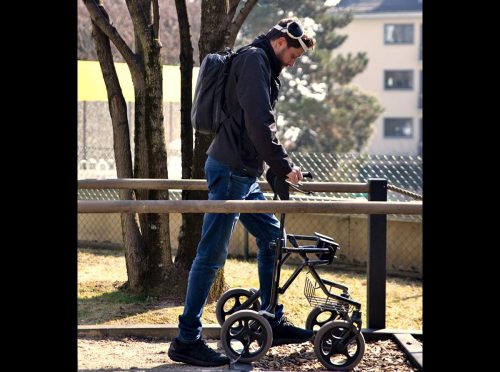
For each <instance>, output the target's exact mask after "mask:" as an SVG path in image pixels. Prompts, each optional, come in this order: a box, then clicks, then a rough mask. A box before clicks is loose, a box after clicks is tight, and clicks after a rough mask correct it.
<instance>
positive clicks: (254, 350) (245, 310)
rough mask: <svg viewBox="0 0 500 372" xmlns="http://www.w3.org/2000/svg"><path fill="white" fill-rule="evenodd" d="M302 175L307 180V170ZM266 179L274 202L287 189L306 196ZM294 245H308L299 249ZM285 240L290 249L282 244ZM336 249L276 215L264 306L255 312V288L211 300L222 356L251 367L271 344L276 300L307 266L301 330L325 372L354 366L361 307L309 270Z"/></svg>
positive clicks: (361, 346) (361, 344)
mask: <svg viewBox="0 0 500 372" xmlns="http://www.w3.org/2000/svg"><path fill="white" fill-rule="evenodd" d="M303 176H304V177H309V178H311V179H312V174H311V173H309V172H305V173H303ZM266 179H267V181H268V183H269V184H270V185H271V188H272V189H273V191H274V200H277V199H278V196H279V199H280V200H289V196H290V195H289V191H290V190H289V188H292V189H294V190H295V191H298V192H302V193H305V194H312V192H309V191H304V190H303V189H301V186H303V185H302V184H300V183H299V185H294V184H292V183H290V182H288V181H287V180H285V179H283V178H281V177H277V176H276V175H275V174H274V173H272V171H271V170H268V171H267V173H266ZM299 241H304V242H310V244H307V245H300V244H299ZM287 242H288V243H289V244H291V246H287V245H286V244H287ZM339 248H340V247H339V244H338V243H337V242H335V240H334V239H333V238H331V237H329V236H326V235H323V234H320V233H317V232H315V233H314V236H312V235H294V234H287V233H285V213H281V216H280V233H279V238H278V239H277V240H276V241H274V242H272V243H271V244H270V249H274V252H275V256H274V267H273V282H272V287H271V299H270V303H269V306H268V307H267V308H266V309H261V308H260V301H259V298H260V290H257V289H253V288H250V289H245V288H233V289H230V290H228V291H227V292H225V293H224V294H223V295H222V296H221V297H220V299H219V300H218V301H217V306H216V316H217V321H218V322H219V324H220V325H221V333H220V338H221V343H222V346H223V348H224V350H225V351H226V355H227V356H228V357H230V358H231V359H233V360H234V361H237V362H243V363H251V362H254V361H256V360H259V359H260V358H262V357H263V356H264V355H265V354H266V353H267V351H268V350H269V348H270V347H271V344H272V341H273V332H272V329H271V326H270V324H269V321H268V319H271V318H273V317H274V311H275V308H276V305H277V303H278V296H279V295H280V294H284V293H285V292H286V290H287V289H288V287H290V285H291V284H292V282H293V281H294V280H295V278H297V276H298V275H299V273H300V272H301V271H302V269H304V268H306V267H307V269H308V273H307V276H306V279H305V285H304V296H305V297H306V299H307V300H308V302H309V304H310V305H311V306H312V307H313V309H312V311H311V312H310V313H309V315H308V317H307V319H306V328H307V329H309V330H313V331H314V332H315V337H314V353H315V355H316V357H317V358H318V360H319V361H320V362H321V364H323V366H325V367H326V368H327V369H329V370H351V369H353V368H354V367H356V366H357V365H358V364H359V362H360V361H361V359H362V358H363V355H364V352H365V339H364V337H363V335H362V333H361V304H360V303H359V302H356V301H354V300H353V299H351V296H350V294H349V289H348V288H347V287H346V286H344V285H342V284H339V283H336V282H332V281H329V280H325V279H322V278H321V277H320V276H319V274H318V272H317V271H316V269H315V267H316V266H323V265H330V264H332V262H333V260H334V258H336V257H335V253H336V252H337V250H338V249H339ZM292 254H295V255H298V256H299V257H300V260H301V263H299V265H298V267H297V268H296V269H295V271H294V272H293V273H292V275H291V276H290V277H289V278H288V280H287V281H286V282H285V284H284V285H283V286H282V287H280V286H279V283H280V275H281V267H282V266H283V265H284V263H285V262H286V261H287V260H288V259H289V258H290V256H291V255H292ZM333 291H335V292H337V293H334V292H333Z"/></svg>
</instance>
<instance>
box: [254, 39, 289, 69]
mask: <svg viewBox="0 0 500 372" xmlns="http://www.w3.org/2000/svg"><path fill="white" fill-rule="evenodd" d="M250 45H253V46H254V47H256V48H261V49H263V50H264V52H266V54H267V58H268V59H269V63H270V64H271V69H272V71H273V74H274V75H275V76H276V77H278V75H279V74H280V73H281V70H282V69H283V66H282V65H281V62H280V60H279V59H278V57H276V53H274V49H273V47H272V45H271V42H270V41H269V39H268V38H267V37H266V35H264V34H262V35H259V36H257V37H256V38H255V40H254V41H253V42H252V44H250Z"/></svg>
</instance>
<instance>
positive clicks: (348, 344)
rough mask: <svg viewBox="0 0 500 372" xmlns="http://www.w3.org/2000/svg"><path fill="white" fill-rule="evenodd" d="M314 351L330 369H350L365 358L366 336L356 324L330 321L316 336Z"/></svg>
mask: <svg viewBox="0 0 500 372" xmlns="http://www.w3.org/2000/svg"><path fill="white" fill-rule="evenodd" d="M314 353H315V354H316V357H317V358H318V360H319V361H320V362H321V364H323V365H324V366H325V367H326V368H328V369H329V370H331V371H349V370H352V369H354V367H356V366H357V365H358V364H359V362H360V361H361V359H363V355H364V353H365V338H364V337H363V335H362V334H361V332H359V331H358V330H357V328H356V326H354V325H353V324H351V323H349V322H346V321H344V320H335V321H332V322H328V323H326V324H325V325H323V326H322V327H321V328H320V330H319V331H318V333H317V334H316V337H315V338H314Z"/></svg>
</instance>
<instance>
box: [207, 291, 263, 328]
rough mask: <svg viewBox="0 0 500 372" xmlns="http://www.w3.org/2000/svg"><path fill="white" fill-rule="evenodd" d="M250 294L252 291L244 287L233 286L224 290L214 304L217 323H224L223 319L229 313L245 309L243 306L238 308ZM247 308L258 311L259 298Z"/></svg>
mask: <svg viewBox="0 0 500 372" xmlns="http://www.w3.org/2000/svg"><path fill="white" fill-rule="evenodd" d="M252 295H253V292H251V291H249V290H248V289H245V288H233V289H230V290H229V291H227V292H225V293H224V294H223V295H222V296H221V297H220V298H219V300H218V301H217V305H216V306H215V316H216V317H217V322H219V325H222V324H224V321H225V320H226V318H227V317H228V316H229V315H231V314H234V313H235V312H236V311H238V310H245V309H243V308H240V306H241V304H243V303H244V302H245V301H246V300H248V299H249V298H250V297H251V296H252ZM249 309H250V310H255V311H259V310H260V302H259V300H258V299H257V300H255V302H254V303H252V304H251V305H250V306H249Z"/></svg>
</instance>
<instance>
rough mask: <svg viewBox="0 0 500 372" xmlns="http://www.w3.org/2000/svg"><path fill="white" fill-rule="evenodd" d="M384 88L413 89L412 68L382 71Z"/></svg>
mask: <svg viewBox="0 0 500 372" xmlns="http://www.w3.org/2000/svg"><path fill="white" fill-rule="evenodd" d="M384 88H385V89H387V90H390V89H413V70H392V71H384Z"/></svg>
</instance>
